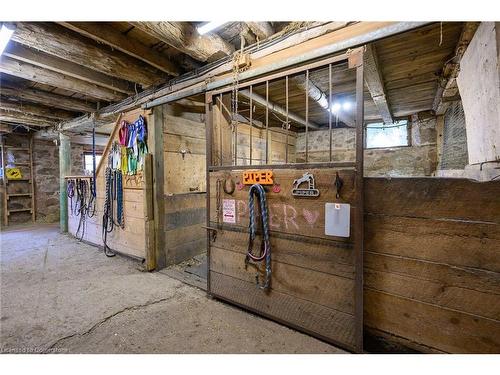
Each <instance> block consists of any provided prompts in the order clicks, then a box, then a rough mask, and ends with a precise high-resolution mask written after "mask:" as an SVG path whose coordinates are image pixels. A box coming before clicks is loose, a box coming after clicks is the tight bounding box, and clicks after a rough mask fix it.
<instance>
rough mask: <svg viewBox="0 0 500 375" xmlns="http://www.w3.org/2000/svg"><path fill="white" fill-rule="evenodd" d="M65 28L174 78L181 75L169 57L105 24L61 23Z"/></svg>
mask: <svg viewBox="0 0 500 375" xmlns="http://www.w3.org/2000/svg"><path fill="white" fill-rule="evenodd" d="M59 24H61V25H63V26H64V27H66V28H68V29H70V30H73V31H76V32H77V33H80V34H82V35H84V36H86V37H88V38H91V39H93V40H95V41H97V42H99V43H104V44H107V45H109V46H111V47H112V48H114V49H117V50H118V51H121V52H124V53H126V54H127V55H130V56H132V57H135V58H136V59H139V60H142V61H144V62H145V63H148V64H149V65H151V66H154V67H155V68H156V69H159V70H161V71H163V72H165V73H168V74H170V75H172V76H178V75H179V74H180V71H179V68H178V67H177V66H176V64H175V63H173V62H172V61H171V60H170V59H169V58H168V57H167V56H165V55H162V54H160V53H158V52H156V51H155V50H153V49H151V48H149V47H148V46H146V45H144V44H142V43H140V42H139V41H137V40H134V39H132V38H129V37H128V36H126V35H124V34H122V33H120V32H118V31H117V30H116V29H114V28H113V27H112V26H110V25H108V24H107V23H104V22H59Z"/></svg>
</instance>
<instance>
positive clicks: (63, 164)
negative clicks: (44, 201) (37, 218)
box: [59, 133, 71, 233]
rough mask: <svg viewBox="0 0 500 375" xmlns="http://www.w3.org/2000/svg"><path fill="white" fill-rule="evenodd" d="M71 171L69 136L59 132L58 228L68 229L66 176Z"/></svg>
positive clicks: (63, 231)
mask: <svg viewBox="0 0 500 375" xmlns="http://www.w3.org/2000/svg"><path fill="white" fill-rule="evenodd" d="M70 173H71V143H70V140H69V136H67V135H65V134H63V133H59V230H60V231H61V233H66V232H67V231H68V195H67V180H66V178H65V177H66V176H67V175H69V174H70Z"/></svg>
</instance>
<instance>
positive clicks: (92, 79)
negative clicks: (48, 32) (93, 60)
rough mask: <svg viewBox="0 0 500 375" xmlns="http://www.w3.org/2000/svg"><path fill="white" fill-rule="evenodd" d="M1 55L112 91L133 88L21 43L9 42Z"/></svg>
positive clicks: (125, 82) (115, 79) (132, 90)
mask: <svg viewBox="0 0 500 375" xmlns="http://www.w3.org/2000/svg"><path fill="white" fill-rule="evenodd" d="M3 55H5V56H8V57H11V58H13V59H15V60H18V61H22V62H25V63H29V64H32V65H36V66H38V67H40V68H44V69H48V70H52V71H54V72H58V73H62V74H64V75H67V76H70V77H73V78H77V79H81V80H82V81H86V82H89V83H93V84H96V85H99V86H102V87H106V88H108V89H111V90H113V91H118V92H121V93H124V94H128V95H130V94H133V93H134V88H133V85H132V84H131V83H130V82H127V81H123V80H120V79H118V78H114V77H111V76H108V75H106V74H103V73H100V72H97V71H95V70H92V69H88V68H86V67H85V66H82V65H78V64H75V63H72V62H70V61H67V60H63V59H60V58H58V57H55V56H52V55H48V54H46V53H43V52H40V51H36V50H33V49H31V48H27V47H25V46H23V45H21V44H18V43H15V42H11V43H9V46H8V48H7V49H6V50H5V51H4V53H3Z"/></svg>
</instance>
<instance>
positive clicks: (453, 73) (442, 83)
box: [432, 22, 479, 115]
mask: <svg viewBox="0 0 500 375" xmlns="http://www.w3.org/2000/svg"><path fill="white" fill-rule="evenodd" d="M478 27H479V22H466V23H465V25H464V27H463V29H462V33H461V34H460V39H459V40H458V43H457V46H456V48H455V54H454V56H453V58H451V59H449V60H448V61H447V62H446V63H445V65H444V66H443V70H442V73H441V76H440V77H439V81H438V88H437V90H436V95H435V97H434V101H433V103H432V109H433V110H434V112H435V113H436V115H443V114H444V113H445V112H446V110H447V109H448V107H449V106H450V104H451V103H452V101H451V100H447V98H452V97H456V96H458V95H460V93H459V91H458V85H457V81H456V78H457V76H458V72H459V71H460V60H462V56H463V55H464V53H465V50H466V49H467V47H468V46H469V43H470V41H471V40H472V38H473V37H474V34H475V33H476V30H477V28H478Z"/></svg>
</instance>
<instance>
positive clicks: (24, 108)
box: [0, 92, 75, 120]
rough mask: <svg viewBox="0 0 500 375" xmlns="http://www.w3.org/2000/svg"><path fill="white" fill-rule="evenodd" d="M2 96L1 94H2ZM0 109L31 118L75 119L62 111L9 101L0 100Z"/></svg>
mask: <svg viewBox="0 0 500 375" xmlns="http://www.w3.org/2000/svg"><path fill="white" fill-rule="evenodd" d="M2 94H3V92H2ZM0 109H3V110H6V111H13V112H19V113H26V114H30V115H33V116H42V117H48V118H53V119H57V120H68V119H72V118H74V117H75V115H74V113H71V112H68V111H64V110H62V109H56V108H50V107H45V106H42V105H38V104H30V103H23V102H19V101H15V100H11V99H7V98H4V97H3V96H2V97H1V98H0Z"/></svg>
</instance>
